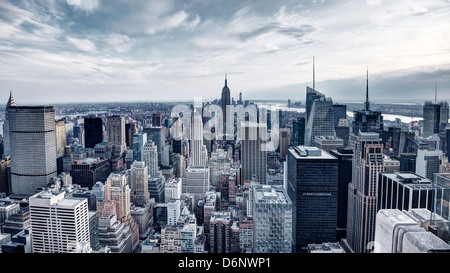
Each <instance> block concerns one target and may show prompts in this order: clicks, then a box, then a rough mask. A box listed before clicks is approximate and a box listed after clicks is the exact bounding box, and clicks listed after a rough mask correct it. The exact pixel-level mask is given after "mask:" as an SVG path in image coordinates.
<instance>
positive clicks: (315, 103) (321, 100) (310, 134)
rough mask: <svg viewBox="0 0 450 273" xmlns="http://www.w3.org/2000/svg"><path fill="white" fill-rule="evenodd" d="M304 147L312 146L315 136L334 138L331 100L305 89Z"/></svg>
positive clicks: (312, 90) (314, 91)
mask: <svg viewBox="0 0 450 273" xmlns="http://www.w3.org/2000/svg"><path fill="white" fill-rule="evenodd" d="M306 111H307V115H306V127H305V145H306V146H313V145H314V140H315V137H316V136H336V132H335V130H334V114H333V100H332V99H331V98H327V97H325V95H324V94H322V93H320V92H318V91H316V90H314V89H311V88H309V87H307V88H306Z"/></svg>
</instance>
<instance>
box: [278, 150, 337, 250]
mask: <svg viewBox="0 0 450 273" xmlns="http://www.w3.org/2000/svg"><path fill="white" fill-rule="evenodd" d="M286 187H287V192H288V195H289V198H290V199H291V202H292V204H293V207H294V208H293V216H292V238H293V240H294V245H293V251H294V252H302V249H303V248H305V247H306V246H307V245H308V244H312V243H323V242H335V241H336V238H337V237H336V235H337V230H336V226H337V211H338V161H337V159H336V158H335V157H334V156H332V155H330V154H329V153H327V152H326V151H323V150H320V149H319V148H317V147H305V146H297V147H293V148H290V149H289V151H288V156H287V186H286Z"/></svg>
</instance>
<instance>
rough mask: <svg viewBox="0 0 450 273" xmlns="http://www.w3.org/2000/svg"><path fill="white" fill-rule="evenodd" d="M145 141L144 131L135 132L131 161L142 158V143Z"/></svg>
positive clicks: (141, 159)
mask: <svg viewBox="0 0 450 273" xmlns="http://www.w3.org/2000/svg"><path fill="white" fill-rule="evenodd" d="M146 143H147V134H146V133H137V134H134V135H133V145H132V146H131V147H132V149H133V161H134V160H136V161H143V160H144V145H145V144H146Z"/></svg>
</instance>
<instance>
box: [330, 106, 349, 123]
mask: <svg viewBox="0 0 450 273" xmlns="http://www.w3.org/2000/svg"><path fill="white" fill-rule="evenodd" d="M333 113H334V127H337V126H338V125H339V121H340V120H341V119H347V105H345V104H334V105H333Z"/></svg>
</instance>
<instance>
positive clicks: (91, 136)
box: [84, 117, 103, 148]
mask: <svg viewBox="0 0 450 273" xmlns="http://www.w3.org/2000/svg"><path fill="white" fill-rule="evenodd" d="M102 141H103V120H102V118H94V117H91V118H89V117H88V118H84V147H86V148H94V147H95V145H96V144H98V143H101V142H102Z"/></svg>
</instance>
